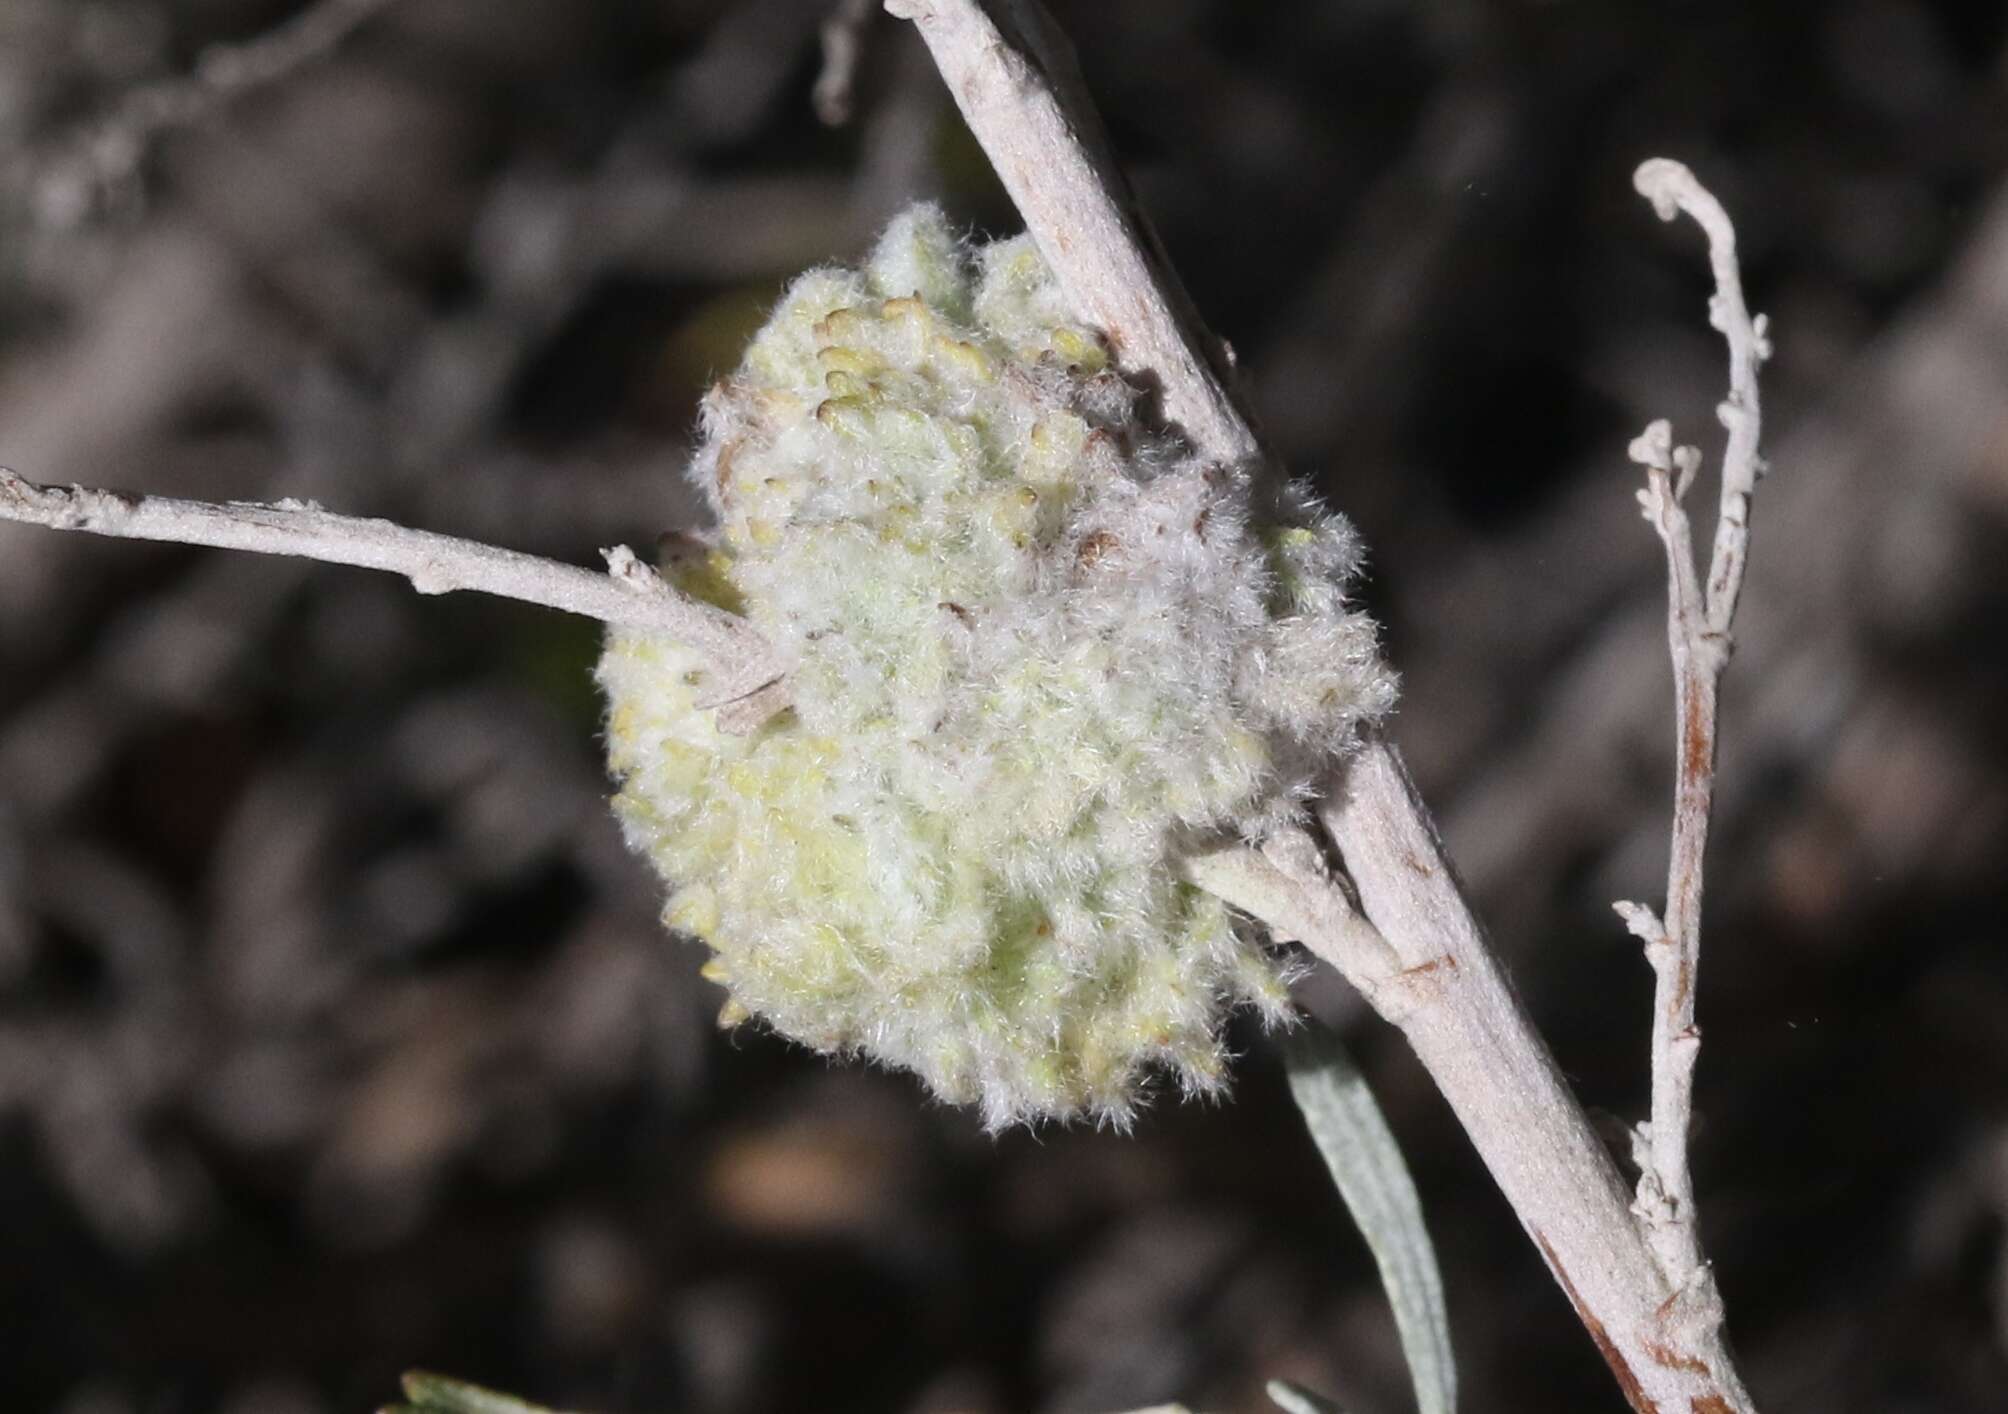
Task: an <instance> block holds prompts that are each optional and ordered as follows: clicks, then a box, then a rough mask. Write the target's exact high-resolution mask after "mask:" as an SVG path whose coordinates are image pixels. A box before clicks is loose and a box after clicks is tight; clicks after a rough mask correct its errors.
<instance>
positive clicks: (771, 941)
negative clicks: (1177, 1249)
mask: <svg viewBox="0 0 2008 1414" xmlns="http://www.w3.org/2000/svg"><path fill="white" fill-rule="evenodd" d="M1136 401H1137V397H1136V393H1135V390H1134V389H1132V388H1131V387H1130V386H1129V385H1128V384H1127V383H1126V382H1124V381H1123V379H1122V378H1121V377H1119V376H1118V375H1117V374H1116V373H1115V372H1114V371H1113V370H1112V369H1110V368H1109V366H1108V357H1107V354H1106V352H1105V350H1104V348H1103V345H1102V343H1101V341H1100V340H1099V339H1098V338H1097V336H1096V335H1095V333H1094V332H1093V331H1092V330H1089V329H1087V328H1084V327H1082V326H1080V325H1079V324H1077V323H1075V322H1074V321H1073V320H1072V318H1071V317H1070V314H1069V311H1068V309H1067V307H1066V303H1065V300H1064V298H1063V296H1062V294H1061V291H1060V289H1059V287H1058V285H1057V283H1056V282H1055V281H1054V279H1053V278H1052V276H1051V275H1050V274H1049V273H1048V271H1047V269H1046V267H1045V265H1044V263H1043V262H1042V261H1041V260H1040V258H1039V255H1038V252H1037V251H1036V249H1035V248H1034V246H1033V245H1032V243H1031V242H1030V241H1029V240H1028V239H1024V238H1019V239H1016V240H1008V241H1000V242H997V243H995V244H992V245H989V246H985V247H982V248H980V249H975V250H971V249H969V248H967V247H964V246H962V245H960V244H958V242H957V241H956V240H955V239H954V237H953V236H952V235H951V233H950V232H949V229H948V227H947V225H946V223H945V222H944V220H943V219H942V216H941V214H940V212H939V211H937V210H935V209H934V208H932V207H928V206H920V207H915V208H913V209H911V210H909V211H908V212H906V213H905V214H904V215H902V216H900V217H899V218H898V219H897V220H895V221H894V222H893V224H892V226H891V228H890V229H888V230H887V232H886V233H885V235H884V237H883V238H882V239H881V240H880V242H879V245H878V248H877V249H876V251H875V252H874V253H873V255H872V257H871V259H870V260H869V262H868V263H867V264H866V266H865V267H864V268H863V269H862V270H858V271H848V270H816V271H811V272H810V273H809V274H807V275H804V276H802V277H801V278H800V279H799V280H797V281H796V282H795V284H794V285H793V287H792V288H791V289H790V290H789V291H788V293H787V295H786V296H785V298H784V299H783V300H782V302H781V304H780V307H779V308H778V309H776V310H775V312H774V314H773V316H772V318H771V319H769V321H768V323H767V325H766V327H765V328H764V329H762V330H761V331H760V333H759V335H758V336H757V337H756V338H755V339H754V340H753V343H752V345H751V347H750V348H748V350H747V352H746V357H745V360H744V362H743V363H742V365H741V366H740V368H739V370H738V372H736V373H735V374H734V375H733V376H732V377H731V378H730V379H728V380H727V381H726V382H725V383H723V384H721V385H720V386H719V387H718V388H717V389H716V390H714V392H713V393H712V394H711V396H710V397H709V398H708V399H707V401H706V404H705V409H704V442H703V446H702V448H701V449H700V451H699V452H698V454H697V456H696V458H695V460H694V462H693V464H692V467H691V474H692V476H693V477H695V478H696V480H697V481H698V483H699V484H700V485H701V486H702V488H703V489H704V491H705V493H706V494H707V495H708V496H709V498H710V500H711V503H712V506H713V507H714V509H715V511H716V514H717V519H718V526H717V529H716V530H715V532H713V534H712V535H711V537H710V540H709V543H708V544H707V545H706V546H705V547H703V548H701V549H700V550H698V551H696V552H695V553H689V554H684V555H682V556H679V557H677V562H676V563H672V564H671V565H670V566H668V572H669V573H670V574H671V575H672V577H673V578H674V579H675V580H676V582H677V583H678V584H679V586H680V587H681V588H683V589H684V590H686V591H687V592H689V593H692V594H694V595H697V596H699V597H702V598H705V599H708V600H709V601H711V602H713V603H715V604H718V605H720V606H721V607H724V608H727V609H729V610H731V611H733V612H735V613H739V614H743V615H745V616H746V617H747V618H748V619H749V620H751V622H752V624H753V625H754V627H755V628H757V629H758V630H759V632H760V633H761V634H763V635H764V636H765V637H766V638H767V639H768V641H769V642H771V643H773V644H774V645H775V646H776V647H777V648H779V649H780V650H781V652H782V653H783V654H784V655H785V656H786V657H787V659H788V660H789V661H790V662H791V663H792V664H793V665H794V666H793V669H792V672H791V675H790V678H789V684H790V695H791V700H792V704H793V705H792V707H791V708H790V709H789V710H788V711H786V712H784V713H782V714H781V715H779V716H777V717H775V718H773V719H772V720H770V721H769V722H767V723H766V724H765V725H764V726H762V727H761V728H760V729H759V730H757V731H756V732H754V733H752V734H750V735H744V736H735V735H732V734H729V733H726V732H723V731H721V730H719V728H718V726H717V724H716V723H715V722H714V720H713V714H712V713H710V712H707V711H704V710H700V709H699V708H698V707H697V706H696V705H695V704H696V701H697V700H698V699H699V698H701V697H702V695H703V692H702V669H701V666H700V664H699V662H698V660H697V659H696V658H695V657H694V656H693V655H692V654H690V653H688V652H686V651H684V650H681V649H679V648H677V647H676V646H674V645H672V644H670V643H668V642H665V641H663V640H661V639H659V638H653V637H649V636H645V635H641V634H636V633H631V632H625V631H622V632H616V633H615V634H614V635H613V636H612V637H611V639H610V641H609V643H608V646H607V650H606V654H605V656H604V658H603V659H602V661H601V663H600V668H599V677H600V682H601V684H602V685H603V687H604V688H605V690H606V693H607V697H608V702H609V710H608V744H609V756H610V762H611V767H612V770H613V772H614V774H615V776H616V777H617V778H618V779H619V781H620V783H621V789H620V793H619V796H618V798H617V800H616V807H617V809H618V811H619V814H620V817H621V820H622V822H623V825H624V828H625V830H626V833H627V837H628V839H629V841H630V842H631V843H632V844H633V846H634V847H635V848H636V849H637V850H639V851H640V852H642V853H644V854H646V855H647V856H648V857H649V858H650V859H651V860H652V861H653V862H654V864H655V865H656V867H657V869H658V870H659V871H660V872H661V873H662V875H663V876H664V878H665V879H666V880H667V881H668V883H669V885H670V888H671V891H672V895H671V900H670V904H669V907H668V909H667V912H666V914H665V917H666V919H667V921H668V922H669V923H670V924H671V925H672V926H673V927H675V928H677V929H679V930H681V931H684V932H688V933H692V934H695V935H696V936H698V937H700V938H702V939H703V940H704V941H705V942H706V943H708V944H709V945H710V946H711V948H712V949H713V950H714V952H715V953H716V954H717V955H716V957H715V958H714V960H713V962H712V964H711V966H710V967H709V968H708V969H707V975H710V976H713V977H714V978H715V979H716V980H717V981H719V982H721V983H722V984H723V985H724V986H725V987H727V988H728V989H729V991H730V993H731V996H732V1001H731V1003H730V1004H729V1005H728V1006H727V1008H726V1014H725V1018H724V1019H726V1020H728V1021H731V1020H737V1019H743V1018H745V1017H747V1016H757V1017H760V1018H762V1019H764V1020H765V1021H766V1022H767V1023H768V1024H770V1025H771V1026H773V1027H774V1028H775V1029H776V1030H778V1031H780V1032H782V1033H783V1034H785V1035H788V1036H792V1037H794V1038H796V1039H797V1040H799V1041H802V1042H804V1043H806V1044H808V1045H810V1046H813V1047H815V1048H817V1049H818V1050H821V1051H825V1052H835V1053H862V1054H865V1055H868V1056H870V1057H873V1058H875V1059H877V1060H879V1061H882V1062H884V1063H887V1064H890V1065H894V1066H899V1067H903V1068H906V1069H909V1070H912V1071H913V1072H915V1073H916V1074H918V1075H919V1076H920V1077H921V1078H922V1079H923V1080H925V1081H926V1083H927V1084H928V1085H929V1086H931V1087H932V1088H933V1090H934V1091H935V1092H936V1093H937V1094H939V1095H940V1096H941V1097H942V1098H944V1099H946V1100H948V1101H951V1102H953V1103H957V1104H962V1103H972V1104H977V1105H980V1106H981V1107H982V1111H983V1116H984V1119H985V1122H986V1123H987V1124H989V1125H990V1126H991V1127H993V1128H1000V1127H1003V1126H1007V1125H1010V1124H1014V1123H1018V1122H1028V1121H1031V1120H1035V1119H1038V1118H1041V1117H1054V1118H1061V1119H1067V1118H1075V1117H1082V1116H1087V1117H1093V1118H1095V1119H1097V1120H1102V1121H1109V1122H1116V1123H1122V1122H1125V1121H1127V1120H1128V1118H1129V1117H1130V1116H1131V1114H1132V1113H1133V1110H1134V1107H1135V1105H1136V1104H1137V1103H1138V1101H1139V1099H1140V1097H1141V1094H1142V1091H1143V1088H1144V1087H1145V1085H1146V1084H1147V1083H1148V1080H1149V1078H1150V1076H1151V1074H1152V1073H1153V1072H1156V1071H1164V1072H1168V1073H1170V1074H1171V1075H1173V1076H1175V1077H1176V1078H1177V1079H1178V1080H1179V1081H1180V1083H1181V1084H1182V1085H1183V1087H1184V1088H1185V1089H1186V1090H1187V1091H1188V1092H1196V1093H1211V1092H1215V1091H1217V1090H1218V1089H1219V1088H1220V1087H1221V1085H1222V1084H1223V1083H1224V1072H1225V1057H1224V1054H1223V1050H1222V1044H1221V1040H1220V1034H1219V1033H1220V1026H1221V1021H1222V1018H1223V1015H1224V1013H1225V1012H1226V1010H1227V1009H1229V1008H1230V1007H1232V1006H1235V1005H1237V1004H1242V1003H1247V1004H1252V1005H1254V1006H1256V1007H1258V1008H1260V1009H1261V1010H1262V1011H1263V1012H1264V1013H1265V1014H1266V1015H1268V1016H1269V1017H1271V1018H1280V1017H1282V1016H1283V1015H1284V1014H1285V1011H1286V1005H1287V1000H1286V996H1285V992H1284V987H1283V980H1282V978H1281V977H1280V976H1279V975H1278V971H1277V968H1276V965H1275V964H1274V962H1273V961H1272V960H1271V959H1270V958H1269V957H1268V956H1266V955H1265V954H1264V952H1263V951H1262V950H1261V948H1260V946H1259V944H1257V943H1256V942H1254V941H1253V940H1251V939H1249V938H1247V937H1244V936H1243V935H1242V934H1241V933H1239V932H1238V931H1237V930H1236V927H1235V925H1234V923H1233V922H1232V921H1231V920H1230V918H1229V916H1228V914H1227V911H1226V909H1225V907H1224V906H1223V905H1222V904H1220V903H1219V902H1218V901H1217V900H1215V899H1214V898H1212V897H1211V896H1210V895H1207V894H1204V893H1201V892H1199V891H1198V890H1196V889H1194V888H1192V887H1191V886H1189V885H1187V884H1185V883H1182V882H1181V881H1180V878H1179V872H1178V868H1177V860H1178V857H1179V855H1180V853H1181V851H1182V850H1184V849H1186V848H1189V847H1190V846H1191V845H1192V843H1193V842H1194V841H1196V840H1203V839H1208V838H1218V837H1219V836H1220V835H1222V834H1224V833H1228V834H1231V833H1237V832H1238V833H1240V834H1242V835H1244V836H1246V837H1248V838H1251V839H1255V838H1259V837H1260V836H1262V835H1263V834H1264V833H1265V832H1266V831H1268V830H1269V829H1271V828H1272V827H1274V826H1275V825H1277V824H1278V823H1280V822H1282V821H1285V820H1288V819H1290V818H1293V817H1294V816H1295V815H1296V814H1297V813H1298V812H1299V810H1300V809H1301V805H1302V802H1303V800H1304V799H1305V797H1306V795H1307V793H1308V791H1309V789H1310V783H1311V782H1312V781H1313V780H1314V779H1315V778H1316V777H1317V776H1318V775H1320V774H1321V773H1322V772H1323V771H1324V770H1326V769H1327V768H1328V767H1329V765H1330V764H1331V762H1332V760H1333V758H1334V757H1335V756H1337V755H1339V754H1341V753H1343V752H1345V751H1346V750H1347V749H1348V746H1349V743H1350V742H1351V741H1352V740H1353V739H1354V736H1355V734H1356V731H1357V729H1358V728H1359V726H1360V725H1361V724H1362V723H1364V722H1368V721H1371V720H1374V719H1376V718H1378V717H1380V716H1381V715H1383V714H1384V713H1385V712H1387V710H1388V709H1389V708H1390V706H1391V705H1392V703H1393V700H1394V692H1395V689H1394V680H1393V677H1392V675H1391V674H1390V673H1389V672H1388V671H1387V669H1386V668H1385V667H1384V666H1383V665H1382V663H1381V661H1380V657H1379V654H1378V652H1377V649H1376V644H1375V632H1374V627H1373V625H1372V623H1371V622H1370V621H1368V620H1367V619H1366V618H1365V617H1363V616H1362V615H1360V614H1358V613H1355V612H1353V611H1351V610H1350V609H1349V608H1348V606H1347V604H1346V600H1345V590H1346V584H1347V580H1348V578H1349V577H1350V575H1351V574H1352V573H1353V571H1354V569H1355V567H1356V564H1357V561H1358V557H1359V550H1358V547H1357V544H1356V541H1355V538H1354V536H1353V533H1352V531H1351V529H1350V527H1349V526H1347V525H1346V523H1345V522H1344V521H1343V520H1341V519H1339V518H1338V517H1336V516H1333V515H1329V514H1326V513H1322V512H1320V511H1318V510H1316V509H1315V508H1314V507H1313V505H1312V504H1311V502H1310V500H1309V498H1308V496H1306V495H1305V494H1304V493H1303V491H1302V490H1301V488H1298V487H1295V486H1291V487H1285V488H1282V489H1281V490H1280V491H1270V492H1267V493H1265V492H1262V491H1260V490H1258V489H1257V488H1256V487H1254V486H1252V485H1251V483H1250V481H1249V478H1248V477H1247V475H1246V474H1245V473H1244V471H1243V470H1241V469H1237V468H1225V467H1218V466H1207V465H1203V464H1200V463H1198V462H1197V461H1195V460H1193V459H1192V458H1190V457H1189V456H1187V455H1186V453H1185V452H1184V450H1183V449H1182V447H1181V446H1180V445H1179V443H1178V442H1177V441H1176V440H1175V439H1173V438H1171V437H1169V436H1167V435H1166V434H1164V433H1161V432H1157V431H1153V430H1152V429H1150V428H1149V427H1147V426H1146V425H1145V424H1144V423H1142V422H1141V421H1139V420H1138V418H1137V416H1136V413H1135V407H1134V405H1135V403H1136Z"/></svg>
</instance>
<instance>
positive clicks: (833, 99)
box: [809, 0, 878, 128]
mask: <svg viewBox="0 0 2008 1414" xmlns="http://www.w3.org/2000/svg"><path fill="white" fill-rule="evenodd" d="M877 13H878V4H877V0H836V3H835V4H834V5H833V6H832V7H831V9H830V13H829V15H828V17H827V18H825V19H824V21H823V28H822V41H823V70H822V72H821V73H819V74H817V75H816V86H815V88H814V89H813V90H812V91H811V93H810V95H809V100H810V102H812V103H814V104H815V106H816V116H817V117H818V118H821V119H822V120H823V122H825V123H827V124H828V125H829V126H830V127H833V128H841V127H842V126H843V125H844V124H846V123H848V122H849V121H850V120H851V114H852V112H853V111H854V110H855V109H856V107H857V79H858V61H859V60H860V59H862V58H863V57H864V51H865V32H866V30H868V29H869V28H870V27H871V22H872V19H873V17H874V16H875V15H876V14H877Z"/></svg>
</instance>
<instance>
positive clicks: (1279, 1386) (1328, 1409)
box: [1269, 1380, 1345, 1414]
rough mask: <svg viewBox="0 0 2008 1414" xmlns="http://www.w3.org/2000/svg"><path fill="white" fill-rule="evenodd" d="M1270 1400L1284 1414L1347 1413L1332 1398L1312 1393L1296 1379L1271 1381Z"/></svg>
mask: <svg viewBox="0 0 2008 1414" xmlns="http://www.w3.org/2000/svg"><path fill="white" fill-rule="evenodd" d="M1269 1402H1270V1403H1271V1404H1273V1405H1275V1406H1276V1407H1277V1408H1278V1409H1280V1410H1282V1411H1283V1414H1345V1411H1344V1410H1343V1409H1341V1408H1339V1406H1338V1405H1336V1404H1334V1403H1332V1401H1331V1400H1329V1399H1326V1398H1325V1397H1324V1396H1323V1395H1319V1394H1312V1393H1311V1392H1310V1391H1309V1390H1307V1389H1305V1388H1304V1387H1303V1386H1302V1385H1300V1384H1298V1383H1297V1382H1296V1381H1295V1380H1271V1381H1269Z"/></svg>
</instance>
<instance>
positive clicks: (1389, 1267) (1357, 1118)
mask: <svg viewBox="0 0 2008 1414" xmlns="http://www.w3.org/2000/svg"><path fill="white" fill-rule="evenodd" d="M1283 1054H1284V1061H1285V1064H1286V1065H1287V1066H1288V1068H1289V1074H1290V1093H1291V1094H1292V1095H1293V1096H1294V1097H1295V1098H1296V1101H1297V1108H1298V1109H1299V1110H1301V1111H1302V1112H1303V1115H1304V1124H1305V1127H1306V1128H1308V1129H1309V1130H1310V1131H1311V1138H1312V1140H1313V1141H1314V1142H1315V1143H1316V1144H1317V1146H1318V1152H1319V1153H1320V1154H1322V1155H1323V1156H1324V1159H1325V1167H1327V1168H1328V1169H1330V1170H1331V1173H1332V1181H1333V1183H1335V1184H1336V1185H1337V1186H1338V1190H1339V1197H1340V1198H1341V1199H1343V1200H1344V1201H1345V1205H1346V1208H1347V1210H1348V1211H1349V1212H1351V1213H1352V1216H1353V1221H1354V1222H1355V1223H1357V1224H1359V1229H1360V1233H1361V1234H1362V1235H1363V1236H1364V1237H1365V1238H1366V1240H1367V1246H1368V1247H1370V1248H1371V1249H1372V1250H1373V1254H1374V1260H1375V1261H1376V1262H1378V1263H1379V1264H1380V1274H1381V1287H1382V1289H1383V1290H1385V1291H1386V1292H1387V1298H1388V1304H1389V1305H1390V1306H1392V1307H1393V1308H1394V1322H1395V1329H1396V1330H1397V1331H1398V1332H1399V1333H1400V1335H1401V1348H1402V1352H1403V1354H1405V1355H1406V1356H1407V1357H1408V1372H1409V1378H1410V1379H1411V1380H1412V1381H1413V1382H1414V1384H1415V1402H1416V1407H1417V1408H1418V1409H1419V1410H1420V1411H1421V1414H1454V1411H1455V1410H1456V1408H1457V1368H1456V1364H1455V1362H1454V1360H1453V1357H1452V1355H1451V1350H1450V1318H1449V1315H1448V1313H1447V1312H1446V1311H1445V1310H1444V1304H1443V1278H1442V1276H1441V1275H1440V1274H1439V1273H1438V1271H1437V1266H1436V1250H1435V1249H1434V1248H1433V1247H1431V1246H1430V1243H1429V1230H1428V1229H1427V1228H1426V1227H1424V1226H1423V1221H1422V1203H1421V1200H1420V1199H1418V1198H1417V1197H1416V1192H1415V1181H1414V1180H1413V1179H1411V1178H1410V1177H1409V1172H1408V1166H1407V1165H1406V1164H1405V1163H1403V1162H1402V1157H1401V1149H1400V1147H1399V1146H1398V1145H1396V1143H1395V1138H1394V1133H1393V1131H1392V1130H1390V1129H1389V1128H1388V1124H1387V1119H1386V1117H1385V1116H1384V1115H1382V1114H1381V1110H1380V1106H1379V1105H1378V1104H1376V1103H1375V1102H1374V1097H1373V1094H1372V1092H1371V1091H1369V1090H1368V1089H1367V1083H1366V1078H1365V1077H1364V1076H1362V1075H1361V1074H1360V1070H1359V1067H1358V1066H1357V1065H1355V1064H1354V1063H1353V1058H1352V1057H1351V1056H1350V1055H1348V1054H1347V1053H1346V1049H1345V1047H1344V1046H1342V1045H1341V1044H1340V1043H1339V1038H1338V1037H1337V1036H1336V1035H1334V1034H1333V1033H1332V1032H1331V1031H1330V1030H1328V1029H1327V1028H1325V1027H1323V1026H1320V1025H1318V1024H1317V1023H1316V1022H1311V1023H1310V1024H1309V1025H1307V1026H1305V1027H1304V1028H1303V1029H1302V1030H1300V1031H1298V1032H1296V1033H1295V1034H1293V1035H1291V1036H1290V1037H1288V1038H1287V1039H1286V1040H1285V1042H1284V1052H1283ZM1287 1393H1288V1394H1290V1395H1301V1394H1302V1393H1303V1392H1302V1391H1300V1390H1297V1389H1295V1387H1294V1386H1293V1387H1290V1388H1289V1389H1288V1390H1287ZM1270 1398H1272V1399H1274V1398H1276V1394H1275V1388H1274V1387H1273V1386H1272V1387H1271V1390H1270ZM1278 1403H1282V1401H1281V1400H1278ZM1284 1408H1285V1409H1290V1406H1289V1405H1287V1404H1285V1405H1284ZM1316 1408H1317V1406H1316V1405H1314V1404H1303V1403H1301V1402H1300V1404H1299V1406H1298V1410H1295V1411H1292V1414H1299V1411H1301V1410H1306V1409H1310V1410H1315V1409H1316Z"/></svg>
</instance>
